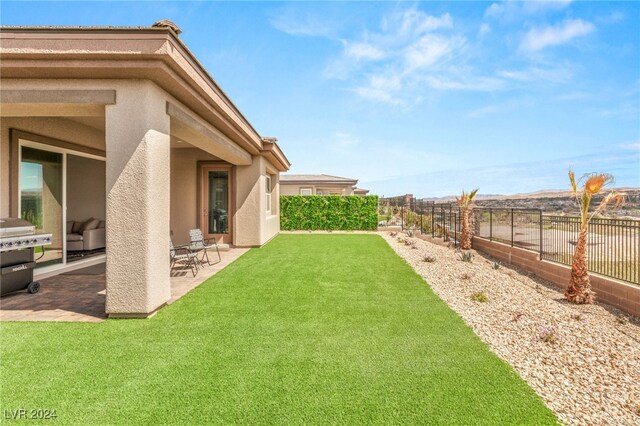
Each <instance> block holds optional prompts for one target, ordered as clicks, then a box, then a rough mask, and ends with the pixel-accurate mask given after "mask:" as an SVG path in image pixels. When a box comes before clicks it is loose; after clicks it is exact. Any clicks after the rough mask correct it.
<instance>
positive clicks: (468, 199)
mask: <svg viewBox="0 0 640 426" xmlns="http://www.w3.org/2000/svg"><path fill="white" fill-rule="evenodd" d="M478 189H479V188H476V189H474V190H473V191H471V192H469V193H466V192H464V190H463V191H462V195H461V196H460V197H457V198H456V200H457V201H458V205H459V206H460V207H462V229H461V230H460V248H461V249H462V250H470V249H471V229H470V227H469V212H470V210H471V209H470V208H471V203H472V202H473V198H474V197H475V196H476V194H477V193H478Z"/></svg>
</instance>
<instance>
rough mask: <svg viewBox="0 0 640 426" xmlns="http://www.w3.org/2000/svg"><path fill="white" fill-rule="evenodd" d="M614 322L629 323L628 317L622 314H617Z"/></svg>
mask: <svg viewBox="0 0 640 426" xmlns="http://www.w3.org/2000/svg"><path fill="white" fill-rule="evenodd" d="M616 322H617V323H618V324H622V325H625V324H628V323H629V318H627V317H625V316H624V315H618V316H616Z"/></svg>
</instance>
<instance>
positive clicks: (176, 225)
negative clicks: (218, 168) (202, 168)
mask: <svg viewBox="0 0 640 426" xmlns="http://www.w3.org/2000/svg"><path fill="white" fill-rule="evenodd" d="M216 160H217V158H216V157H214V156H212V155H210V154H208V153H206V152H204V151H202V150H199V149H197V148H173V149H171V223H170V228H171V231H172V232H173V241H174V243H176V244H183V243H188V242H189V230H190V229H194V228H197V227H198V197H199V194H198V181H199V179H200V176H198V161H216Z"/></svg>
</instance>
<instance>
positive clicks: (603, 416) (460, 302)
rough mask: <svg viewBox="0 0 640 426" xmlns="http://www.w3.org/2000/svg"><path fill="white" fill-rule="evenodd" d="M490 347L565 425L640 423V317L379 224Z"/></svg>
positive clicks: (398, 250) (482, 257)
mask: <svg viewBox="0 0 640 426" xmlns="http://www.w3.org/2000/svg"><path fill="white" fill-rule="evenodd" d="M380 235H382V237H383V238H384V239H385V240H386V241H387V242H388V243H389V245H390V246H391V247H392V248H393V249H394V250H395V251H396V253H398V254H399V255H400V256H401V257H403V258H404V259H405V260H406V261H407V262H408V263H409V264H410V265H411V266H412V267H413V268H414V269H415V271H416V272H417V273H418V274H420V275H421V276H422V277H423V278H424V279H425V281H427V282H428V283H429V285H430V286H431V287H432V288H433V290H434V291H435V293H436V294H437V295H438V296H439V297H440V298H442V300H444V301H445V302H446V303H447V304H448V305H449V306H450V307H451V308H452V309H453V310H455V311H456V312H457V313H458V314H459V315H460V316H461V317H462V318H463V319H464V320H465V321H466V322H467V324H469V326H471V327H472V328H473V330H474V332H475V333H476V334H477V335H478V336H479V337H480V338H481V339H482V340H483V341H485V342H486V343H487V344H488V345H489V347H490V348H491V350H492V351H494V352H495V353H496V354H498V356H500V357H501V358H503V359H504V360H505V361H507V362H509V363H510V364H511V365H512V366H513V368H514V369H515V370H516V371H517V372H518V373H519V374H520V376H521V377H522V378H523V379H524V380H526V381H527V382H528V383H529V385H530V386H531V387H532V388H533V389H534V390H535V391H536V392H537V393H538V394H539V395H540V396H541V397H542V398H543V400H544V401H545V403H546V404H547V405H548V406H549V407H550V408H551V409H552V410H553V411H554V412H555V413H556V414H557V415H558V417H559V418H560V419H561V420H562V421H563V422H565V423H567V424H571V425H593V424H600V425H638V424H640V320H638V318H634V317H630V316H628V315H625V314H624V313H623V312H621V311H619V310H617V309H615V308H613V307H610V306H608V305H604V304H602V305H599V304H596V305H582V306H576V305H569V304H568V303H567V302H566V301H565V300H564V296H563V295H562V292H561V291H559V290H558V289H557V288H556V287H554V286H553V285H552V284H550V283H547V282H545V281H543V280H541V279H539V278H536V277H535V276H533V275H531V274H528V273H526V272H524V271H520V270H518V269H517V268H514V267H510V266H507V265H499V264H496V263H495V261H494V260H493V259H491V258H489V257H488V256H486V255H483V254H481V253H477V252H475V251H473V250H471V253H472V259H471V262H465V261H462V260H461V253H460V252H459V251H457V250H455V249H453V248H449V247H447V246H444V245H440V244H436V243H433V242H427V241H423V240H421V239H418V238H411V237H408V236H407V235H406V234H404V233H398V235H395V236H392V234H391V233H389V232H380Z"/></svg>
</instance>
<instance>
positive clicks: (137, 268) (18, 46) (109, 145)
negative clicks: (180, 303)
mask: <svg viewBox="0 0 640 426" xmlns="http://www.w3.org/2000/svg"><path fill="white" fill-rule="evenodd" d="M179 33H180V30H179V29H178V28H177V27H176V26H175V24H173V23H171V22H169V21H160V22H157V23H156V24H154V25H153V26H152V27H135V28H130V27H129V28H119V27H118V28H116V27H2V28H1V29H0V75H1V81H0V84H1V90H0V107H1V109H0V111H1V119H2V122H1V134H0V141H1V145H0V147H1V151H0V159H1V160H0V166H1V174H0V178H1V179H0V182H1V183H0V217H19V216H24V217H27V218H29V217H30V218H31V219H32V222H37V224H38V226H40V227H42V228H43V229H45V230H46V231H48V232H52V233H53V240H54V241H53V242H54V244H52V248H53V249H51V250H47V252H46V254H47V256H48V258H47V259H46V260H47V262H46V265H47V266H44V267H40V268H39V269H38V271H37V273H38V274H40V276H45V275H47V274H57V273H61V272H63V271H69V270H71V269H76V268H79V267H82V266H86V265H87V264H89V261H91V262H93V263H96V259H95V257H94V258H91V259H82V258H81V259H80V260H77V261H73V262H72V261H71V259H69V258H67V255H66V253H67V238H68V237H67V235H66V234H67V233H71V230H70V229H68V228H70V227H74V228H76V225H74V223H73V222H72V221H76V223H82V222H78V221H83V220H85V219H88V218H90V217H94V218H97V219H100V220H105V221H106V223H105V222H100V223H101V224H103V226H104V227H105V228H106V229H105V231H106V251H105V254H102V261H103V262H104V261H105V260H106V271H107V273H106V289H107V292H106V309H107V313H108V314H110V315H111V316H122V317H136V316H148V315H149V314H150V313H153V312H154V311H155V310H156V309H157V308H158V307H160V306H162V305H164V304H165V303H166V302H167V301H168V300H169V298H170V297H171V291H170V281H169V278H170V272H169V236H170V234H172V235H173V239H174V241H175V242H176V243H184V242H187V241H188V230H189V229H191V228H201V229H202V231H203V232H204V234H205V237H208V238H216V239H217V240H218V241H219V242H221V243H226V244H229V245H231V246H243V247H248V246H251V247H254V246H261V245H263V244H265V243H266V242H268V241H269V240H270V239H272V238H273V237H274V236H275V235H276V234H278V232H279V230H280V217H279V174H280V172H284V171H287V170H288V169H289V166H290V164H289V161H288V160H287V158H286V157H285V155H284V154H283V153H282V151H281V150H280V148H279V147H278V145H277V143H276V139H275V138H265V137H262V136H261V135H259V134H258V132H257V131H256V130H255V129H254V128H253V127H252V126H251V124H250V123H249V122H248V121H247V119H246V118H245V117H244V116H243V115H242V113H241V112H240V111H239V110H238V109H237V107H236V106H235V105H234V104H233V103H232V102H231V100H230V99H229V98H228V97H227V95H226V94H225V93H224V92H223V91H222V89H221V88H220V87H219V86H218V85H217V83H216V82H215V81H214V80H213V78H212V77H211V76H210V75H209V74H208V72H207V71H206V70H205V69H204V68H203V67H202V65H201V64H200V62H198V60H197V59H196V58H195V57H194V56H193V54H192V53H191V52H190V51H189V49H188V48H187V47H186V46H185V45H184V43H183V42H182V41H181V40H180V38H179V36H178V35H179ZM265 108H268V100H265ZM34 197H35V198H34ZM76 231H77V230H74V231H73V232H76ZM98 260H99V259H98Z"/></svg>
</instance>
